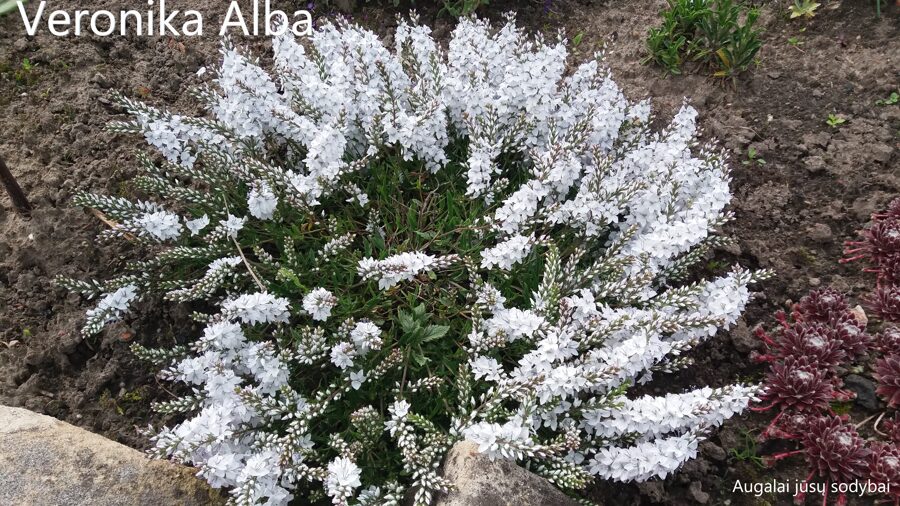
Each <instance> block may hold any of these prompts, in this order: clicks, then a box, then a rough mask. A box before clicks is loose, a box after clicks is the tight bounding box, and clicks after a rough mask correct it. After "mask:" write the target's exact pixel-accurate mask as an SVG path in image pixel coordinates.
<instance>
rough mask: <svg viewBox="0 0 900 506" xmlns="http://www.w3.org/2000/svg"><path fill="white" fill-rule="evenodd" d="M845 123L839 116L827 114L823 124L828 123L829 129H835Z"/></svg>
mask: <svg viewBox="0 0 900 506" xmlns="http://www.w3.org/2000/svg"><path fill="white" fill-rule="evenodd" d="M846 122H847V120H846V119H844V118H842V117H841V116H838V115H836V114H829V115H828V119H827V120H825V123H828V126H830V127H831V128H837V127H839V126H841V125H843V124H844V123H846Z"/></svg>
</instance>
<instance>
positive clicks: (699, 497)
mask: <svg viewBox="0 0 900 506" xmlns="http://www.w3.org/2000/svg"><path fill="white" fill-rule="evenodd" d="M688 492H690V493H691V497H692V498H694V500H695V501H697V502H698V503H700V504H706V503H708V502H709V494H707V493H706V492H704V491H703V484H702V483H700V482H699V481H694V482H691V485H690V486H689V487H688Z"/></svg>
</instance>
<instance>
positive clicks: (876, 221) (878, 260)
mask: <svg viewBox="0 0 900 506" xmlns="http://www.w3.org/2000/svg"><path fill="white" fill-rule="evenodd" d="M898 209H900V199H896V200H894V201H893V202H892V203H891V205H890V207H889V208H888V210H887V211H886V212H885V213H882V214H875V215H873V216H872V225H871V226H870V227H869V228H868V229H866V230H863V231H862V232H861V233H860V235H861V236H862V237H861V240H859V241H847V242H846V243H845V248H844V254H845V255H847V256H846V257H845V258H843V259H842V260H841V262H851V261H854V260H859V259H865V260H866V261H867V262H868V263H869V264H871V267H870V268H868V269H866V270H867V271H870V272H875V273H877V274H878V283H879V285H881V284H886V285H892V284H895V283H898V282H900V278H897V277H896V275H897V273H898V271H900V267H898V265H900V212H898Z"/></svg>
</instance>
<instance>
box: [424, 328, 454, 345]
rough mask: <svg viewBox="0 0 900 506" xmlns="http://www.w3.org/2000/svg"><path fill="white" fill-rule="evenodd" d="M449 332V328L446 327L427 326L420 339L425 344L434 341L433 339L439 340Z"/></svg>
mask: <svg viewBox="0 0 900 506" xmlns="http://www.w3.org/2000/svg"><path fill="white" fill-rule="evenodd" d="M449 331H450V327H448V326H446V325H429V326H428V328H427V329H425V337H424V338H423V339H422V342H423V343H427V342H430V341H434V340H435V339H440V338H442V337H444V336H446V335H447V332H449Z"/></svg>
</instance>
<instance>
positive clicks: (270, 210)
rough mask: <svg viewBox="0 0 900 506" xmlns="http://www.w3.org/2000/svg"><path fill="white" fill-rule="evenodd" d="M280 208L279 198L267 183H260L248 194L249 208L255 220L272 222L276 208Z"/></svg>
mask: <svg viewBox="0 0 900 506" xmlns="http://www.w3.org/2000/svg"><path fill="white" fill-rule="evenodd" d="M277 206H278V198H277V197H275V192H273V191H272V188H270V187H269V185H268V184H266V183H259V184H257V185H255V186H254V187H253V188H251V189H250V193H248V194H247V207H248V208H249V210H250V214H251V215H253V217H254V218H258V219H260V220H271V219H272V217H273V216H275V208H276V207H277Z"/></svg>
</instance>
